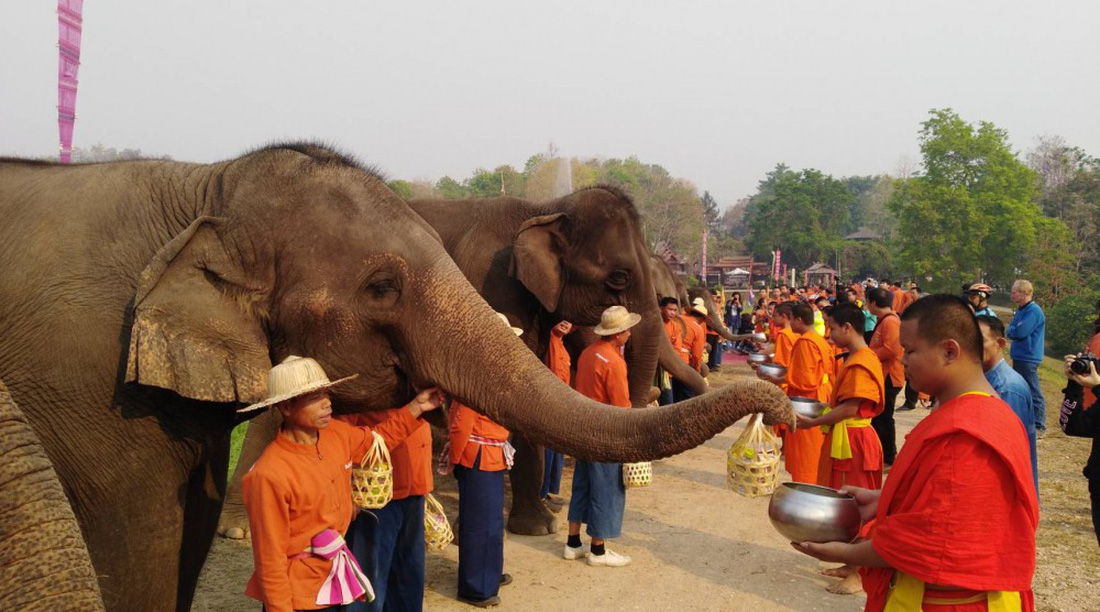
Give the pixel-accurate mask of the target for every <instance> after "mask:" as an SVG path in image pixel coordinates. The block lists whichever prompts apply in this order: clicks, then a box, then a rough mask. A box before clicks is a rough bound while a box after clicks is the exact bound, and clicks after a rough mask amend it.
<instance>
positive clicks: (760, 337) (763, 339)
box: [752, 332, 768, 342]
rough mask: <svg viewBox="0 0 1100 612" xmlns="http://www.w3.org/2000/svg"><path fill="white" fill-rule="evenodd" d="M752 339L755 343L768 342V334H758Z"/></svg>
mask: <svg viewBox="0 0 1100 612" xmlns="http://www.w3.org/2000/svg"><path fill="white" fill-rule="evenodd" d="M752 339H753V341H754V342H767V341H768V334H765V333H764V332H756V333H754V334H753V335H752Z"/></svg>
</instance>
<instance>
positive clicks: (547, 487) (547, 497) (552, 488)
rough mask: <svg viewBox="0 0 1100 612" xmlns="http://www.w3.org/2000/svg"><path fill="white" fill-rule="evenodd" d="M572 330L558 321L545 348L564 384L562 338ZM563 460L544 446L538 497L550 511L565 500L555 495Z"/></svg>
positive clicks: (565, 366) (566, 373) (566, 362)
mask: <svg viewBox="0 0 1100 612" xmlns="http://www.w3.org/2000/svg"><path fill="white" fill-rule="evenodd" d="M571 331H573V324H572V323H570V322H569V321H559V322H558V324H557V325H555V326H554V327H553V328H551V330H550V344H549V346H547V348H546V365H547V366H548V367H549V368H550V371H551V372H553V373H554V375H555V376H557V377H558V378H560V379H561V381H562V382H563V383H565V384H567V385H568V384H569V377H570V371H569V369H570V366H571V365H572V363H571V362H570V360H569V351H567V350H565V341H564V338H565V337H566V336H568V335H569V332H571ZM564 462H565V456H564V455H562V454H561V453H559V452H558V451H556V450H554V449H552V448H546V450H545V451H544V453H543V471H542V490H541V491H540V493H539V497H540V498H542V501H543V502H544V503H545V504H546V506H547V507H548V508H550V510H551V511H552V512H555V513H557V512H561V509H562V507H563V506H564V505H565V500H563V499H562V498H560V497H557V495H558V493H559V492H560V490H561V470H562V466H563V464H564Z"/></svg>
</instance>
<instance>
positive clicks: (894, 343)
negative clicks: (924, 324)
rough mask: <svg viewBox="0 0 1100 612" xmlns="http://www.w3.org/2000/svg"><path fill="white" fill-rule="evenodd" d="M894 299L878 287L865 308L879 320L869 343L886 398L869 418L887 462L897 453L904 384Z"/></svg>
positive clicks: (873, 290) (891, 460)
mask: <svg viewBox="0 0 1100 612" xmlns="http://www.w3.org/2000/svg"><path fill="white" fill-rule="evenodd" d="M893 303H894V296H893V295H892V294H891V293H890V292H889V291H887V290H886V289H883V288H881V287H879V288H876V289H870V290H868V291H867V308H868V309H869V310H870V311H871V314H873V315H875V316H876V317H878V324H877V325H876V326H875V331H874V332H873V333H872V334H871V342H869V343H868V344H869V346H870V348H871V350H872V351H874V353H875V355H877V356H878V360H879V362H881V363H882V373H883V375H884V376H885V378H886V401H885V404H884V405H883V408H882V413H881V414H879V415H878V416H876V417H875V418H874V419H872V420H871V426H872V427H874V428H875V433H877V434H878V439H879V440H880V441H881V442H882V460H883V461H884V462H885V463H886V465H892V464H893V463H894V457H895V456H896V455H897V454H898V448H897V442H896V433H895V429H894V404H896V403H897V401H898V392H900V391H901V388H902V386H903V385H904V384H905V366H904V365H902V361H901V360H902V356H903V355H904V354H905V353H904V351H903V350H902V348H901V319H900V318H898V315H897V313H895V312H894V309H893Z"/></svg>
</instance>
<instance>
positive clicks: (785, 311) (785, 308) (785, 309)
mask: <svg viewBox="0 0 1100 612" xmlns="http://www.w3.org/2000/svg"><path fill="white" fill-rule="evenodd" d="M775 314H781V315H783V316H784V317H787V318H788V319H789V318H791V316H792V314H791V303H790V302H783V303H782V304H779V305H777V306H776V307H775Z"/></svg>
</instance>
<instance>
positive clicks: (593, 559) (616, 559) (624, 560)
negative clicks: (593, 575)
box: [588, 549, 630, 567]
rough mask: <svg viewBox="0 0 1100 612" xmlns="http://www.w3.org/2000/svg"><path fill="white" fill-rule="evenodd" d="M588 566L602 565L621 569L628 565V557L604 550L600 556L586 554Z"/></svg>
mask: <svg viewBox="0 0 1100 612" xmlns="http://www.w3.org/2000/svg"><path fill="white" fill-rule="evenodd" d="M588 564H589V565H604V566H607V567H622V566H624V565H630V557H628V556H626V555H620V554H619V553H617V552H615V551H613V550H607V549H604V553H603V554H602V555H594V554H592V553H588Z"/></svg>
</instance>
